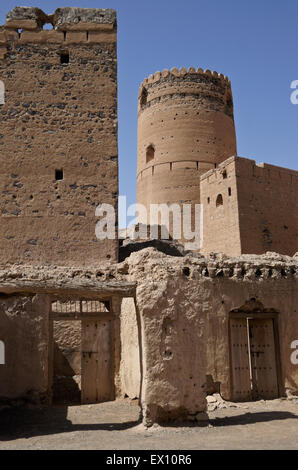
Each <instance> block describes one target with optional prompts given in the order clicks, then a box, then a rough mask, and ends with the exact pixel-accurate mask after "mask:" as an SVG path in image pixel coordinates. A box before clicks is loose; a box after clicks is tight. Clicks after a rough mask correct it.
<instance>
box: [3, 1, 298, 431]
mask: <svg viewBox="0 0 298 470" xmlns="http://www.w3.org/2000/svg"><path fill="white" fill-rule="evenodd" d="M47 23H51V24H52V25H53V29H52V30H45V29H43V28H44V25H45V24H47ZM116 35H117V22H116V13H115V11H113V10H101V9H81V8H59V9H58V10H56V11H55V12H54V13H53V14H52V15H46V14H45V13H44V12H42V11H41V10H39V9H37V8H26V7H17V8H15V9H14V10H12V11H11V12H9V13H8V15H7V20H6V23H5V25H4V26H2V27H1V28H0V80H1V81H2V82H3V83H4V85H5V102H4V104H1V105H0V122H1V131H0V132H1V134H0V162H1V175H0V178H1V217H2V223H1V228H0V241H1V243H0V342H1V343H0V344H1V354H2V353H3V354H2V356H3V357H5V360H1V358H0V405H2V404H3V403H4V404H5V405H7V404H8V405H14V404H16V403H20V402H21V403H27V402H33V403H41V404H47V405H51V404H52V403H64V404H70V403H75V402H77V401H80V402H81V403H82V404H84V403H97V402H103V401H108V400H114V399H115V398H117V397H124V396H128V397H129V398H136V397H138V398H139V401H140V406H141V411H142V416H143V422H144V423H145V424H146V425H151V424H152V423H154V422H156V421H167V420H169V419H176V418H187V419H191V420H197V421H202V420H204V419H206V415H205V410H206V393H213V392H214V391H219V392H220V393H221V394H222V396H223V397H224V398H225V399H229V400H235V401H244V400H254V399H259V398H266V399H269V398H275V397H280V396H286V394H298V365H297V363H298V352H297V346H298V316H297V312H298V288H297V287H298V258H297V256H293V255H294V253H295V252H297V251H298V250H297V229H298V227H297V172H295V171H290V170H286V169H282V168H278V167H273V166H270V165H256V164H255V162H254V161H252V160H247V159H243V158H240V157H238V156H237V150H236V138H235V128H234V121H233V102H232V93H231V86H230V82H229V81H228V79H227V78H225V77H223V76H222V75H217V74H216V73H215V72H213V73H211V72H209V71H205V72H204V71H202V70H201V69H199V70H194V69H192V68H191V69H189V70H188V71H186V70H185V69H181V70H180V71H178V70H177V69H173V70H172V71H171V72H170V71H164V72H162V73H159V72H158V73H156V74H155V75H154V76H151V77H149V79H148V80H145V81H144V82H143V84H142V86H141V89H140V94H139V131H138V180H137V194H138V202H142V203H143V204H144V205H145V207H147V208H149V205H150V203H152V202H158V203H165V204H169V205H170V204H172V203H178V204H179V205H183V203H187V202H190V203H191V204H192V205H193V206H194V204H196V203H202V205H203V222H204V235H203V246H202V247H201V252H198V250H195V251H193V252H190V251H185V250H183V247H181V246H180V245H179V247H178V244H177V247H178V248H179V249H178V248H177V249H176V245H175V246H174V242H173V246H174V248H173V246H170V245H168V248H167V250H168V251H167V250H164V251H167V253H168V254H166V253H162V252H161V251H160V249H161V248H162V243H163V242H162V241H161V240H159V243H160V244H159V245H158V244H156V245H154V246H156V247H157V249H156V248H153V247H152V246H151V247H150V246H149V247H147V248H145V249H142V250H140V251H139V252H136V251H137V243H136V244H135V247H134V248H133V247H132V248H131V250H130V252H129V254H130V253H131V254H130V256H128V255H127V254H126V255H123V256H122V262H118V261H119V258H118V240H117V239H108V238H106V239H103V240H98V239H97V238H96V236H95V226H96V223H97V221H98V217H96V213H95V210H96V208H97V207H98V206H99V205H100V204H103V203H109V204H111V205H112V206H113V207H114V208H115V210H116V209H117V204H118V150H117V57H116V40H117V38H116ZM115 226H116V227H117V219H115ZM152 245H153V243H152ZM140 247H141V248H142V247H143V246H142V245H139V248H140ZM175 250H176V251H175ZM134 251H135V252H134ZM273 251H278V252H280V253H281V254H277V253H273ZM211 252H217V253H218V254H215V253H211ZM219 252H221V254H220V253H219ZM209 253H211V254H209ZM243 253H244V254H243ZM245 253H256V254H254V255H249V254H245ZM262 253H266V254H264V255H259V256H258V255H257V254H262ZM230 255H231V256H230ZM239 255H241V256H239Z"/></svg>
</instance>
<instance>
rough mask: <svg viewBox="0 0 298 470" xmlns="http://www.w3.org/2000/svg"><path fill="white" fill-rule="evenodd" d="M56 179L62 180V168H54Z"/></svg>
mask: <svg viewBox="0 0 298 470" xmlns="http://www.w3.org/2000/svg"><path fill="white" fill-rule="evenodd" d="M55 179H56V181H59V180H63V170H55Z"/></svg>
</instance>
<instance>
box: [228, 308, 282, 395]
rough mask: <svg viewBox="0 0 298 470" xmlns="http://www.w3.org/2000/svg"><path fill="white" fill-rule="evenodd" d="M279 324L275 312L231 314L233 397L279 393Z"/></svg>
mask: <svg viewBox="0 0 298 470" xmlns="http://www.w3.org/2000/svg"><path fill="white" fill-rule="evenodd" d="M278 350H279V347H278V336H277V324H276V318H275V317H274V316H272V315H271V316H268V315H264V314H263V315H262V314H259V315H258V314H257V313H254V314H248V313H243V314H241V313H239V314H237V315H234V316H231V318H230V352H231V379H232V399H233V400H234V401H251V400H259V399H265V400H270V399H274V398H277V397H278V396H279V386H278V383H279V379H278V376H279V374H278V359H279V352H278Z"/></svg>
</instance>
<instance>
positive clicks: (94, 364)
mask: <svg viewBox="0 0 298 470" xmlns="http://www.w3.org/2000/svg"><path fill="white" fill-rule="evenodd" d="M111 329H112V321H111V320H99V321H97V320H82V370H81V374H82V385H81V387H82V389H81V402H82V403H100V402H104V401H109V400H114V399H115V397H114V372H113V354H112V344H111V343H112V342H111Z"/></svg>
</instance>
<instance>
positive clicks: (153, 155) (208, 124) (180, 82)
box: [137, 67, 237, 223]
mask: <svg viewBox="0 0 298 470" xmlns="http://www.w3.org/2000/svg"><path fill="white" fill-rule="evenodd" d="M236 154H237V151H236V135H235V126H234V115H233V98H232V91H231V83H230V81H229V80H228V78H227V77H224V76H223V75H222V74H220V75H219V74H218V73H217V72H211V71H210V70H205V71H204V70H202V69H200V68H199V69H197V70H196V69H194V68H193V67H191V68H189V69H188V70H186V69H185V68H181V69H180V70H179V71H178V69H176V68H174V69H172V70H171V71H169V70H164V71H163V72H156V73H155V74H154V75H150V77H149V78H147V79H145V80H144V81H143V83H142V85H141V87H140V91H139V99H138V169H137V202H138V203H140V204H143V205H144V206H145V207H146V208H147V211H148V214H149V206H150V204H153V203H155V204H162V203H166V204H168V205H170V204H173V203H179V204H182V203H191V204H192V205H194V204H198V203H200V176H201V175H202V174H203V173H205V172H206V171H208V170H210V169H212V168H215V167H216V165H217V164H219V163H221V162H222V161H224V160H226V159H227V158H228V157H230V156H232V155H236ZM141 219H142V218H141V217H139V221H140V222H144V223H146V221H145V220H141ZM148 222H149V220H148Z"/></svg>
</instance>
